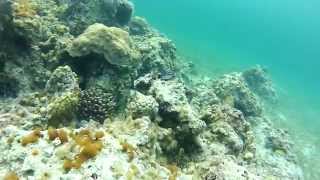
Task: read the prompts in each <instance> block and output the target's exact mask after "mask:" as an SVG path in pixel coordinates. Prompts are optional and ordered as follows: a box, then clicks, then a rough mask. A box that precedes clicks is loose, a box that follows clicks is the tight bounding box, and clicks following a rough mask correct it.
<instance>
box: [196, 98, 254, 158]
mask: <svg viewBox="0 0 320 180" xmlns="http://www.w3.org/2000/svg"><path fill="white" fill-rule="evenodd" d="M201 119H203V120H204V121H205V122H206V123H207V125H208V129H207V130H208V131H209V132H207V133H205V134H206V136H204V137H206V139H207V140H206V141H218V142H221V143H223V144H225V145H226V147H227V149H228V153H229V154H234V155H236V156H239V155H245V154H246V153H248V152H250V153H252V154H254V153H255V149H254V148H253V147H254V144H253V140H254V137H253V135H252V134H253V133H252V130H251V129H252V127H251V125H250V123H249V122H248V121H247V120H246V119H245V118H244V116H243V114H242V112H241V111H239V110H237V109H234V108H232V107H230V106H228V105H221V104H216V105H212V106H210V107H208V109H207V110H206V111H203V115H202V118H201Z"/></svg>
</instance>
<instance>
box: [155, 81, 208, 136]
mask: <svg viewBox="0 0 320 180" xmlns="http://www.w3.org/2000/svg"><path fill="white" fill-rule="evenodd" d="M150 93H151V94H152V95H153V96H154V97H155V99H156V100H157V102H158V103H159V115H160V116H161V117H162V119H163V122H161V123H162V126H164V127H167V128H169V127H170V128H175V129H177V131H179V132H181V133H182V134H185V135H186V134H192V135H197V134H199V133H200V132H201V131H202V130H203V129H204V128H205V126H206V124H205V123H204V122H203V121H202V120H200V119H199V118H198V117H199V115H198V114H197V113H196V112H195V111H193V109H192V107H191V105H190V104H189V103H188V99H187V97H186V94H185V88H184V86H183V85H182V84H181V83H179V82H177V81H161V80H156V81H154V82H153V84H152V87H151V88H150Z"/></svg>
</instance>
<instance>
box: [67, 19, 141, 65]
mask: <svg viewBox="0 0 320 180" xmlns="http://www.w3.org/2000/svg"><path fill="white" fill-rule="evenodd" d="M68 52H69V54H70V55H71V56H72V57H81V56H86V55H89V54H91V53H96V54H100V55H103V56H104V58H105V60H106V61H108V62H109V63H110V64H113V65H118V66H131V65H134V64H135V63H136V60H137V58H138V53H137V51H136V50H135V49H134V47H133V44H132V41H131V39H130V37H129V34H128V33H127V32H126V31H124V30H122V29H120V28H116V27H107V26H105V25H103V24H98V23H96V24H93V25H91V26H89V27H88V28H87V29H86V30H85V31H84V33H83V34H81V35H80V36H78V37H77V38H76V39H74V40H73V41H72V43H71V44H70V46H69V47H68Z"/></svg>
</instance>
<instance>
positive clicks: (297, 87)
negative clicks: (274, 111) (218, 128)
mask: <svg viewBox="0 0 320 180" xmlns="http://www.w3.org/2000/svg"><path fill="white" fill-rule="evenodd" d="M134 3H135V4H136V14H137V15H141V16H144V17H146V18H147V20H148V21H149V22H150V23H151V24H152V25H153V26H154V27H156V28H157V29H159V30H160V32H163V33H165V34H166V35H167V36H168V37H169V38H171V39H173V40H174V41H175V43H176V45H177V47H178V49H179V50H180V52H181V54H183V55H185V56H187V57H188V58H189V59H190V60H192V61H193V62H194V63H195V64H196V65H197V66H198V68H199V69H200V70H201V71H202V72H203V73H209V74H211V73H221V72H229V71H233V70H242V69H245V68H248V67H250V66H253V65H255V64H261V65H264V66H267V67H268V68H269V71H270V74H271V76H272V79H273V81H274V82H275V84H276V86H277V90H278V92H279V94H280V99H281V106H280V107H281V109H280V110H281V111H282V112H283V113H285V115H286V116H287V117H288V119H287V121H286V122H285V123H284V124H285V125H284V126H286V128H288V129H291V130H292V131H291V132H293V133H295V134H294V135H296V138H297V141H299V142H303V143H311V144H317V145H316V146H318V147H319V144H320V143H319V142H320V137H319V128H320V20H319V19H320V11H319V9H320V1H317V0H290V1H289V0H262V1H254V0H246V1H244V0H233V1H214V0H198V1H186V0H175V1H173V0H162V1H146V0H135V1H134ZM310 137H312V139H313V140H311V138H310ZM308 141H310V142H308ZM303 143H302V146H303ZM318 150H319V149H318ZM314 158H319V154H318V155H317V157H314ZM318 160H319V162H320V158H319V159H318ZM317 171H318V170H317ZM312 173H315V172H312ZM318 173H319V172H318Z"/></svg>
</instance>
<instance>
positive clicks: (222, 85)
mask: <svg viewBox="0 0 320 180" xmlns="http://www.w3.org/2000/svg"><path fill="white" fill-rule="evenodd" d="M213 89H214V92H215V94H216V95H217V96H218V97H219V98H220V99H221V100H222V102H223V103H225V104H229V105H230V106H232V107H235V108H237V109H239V110H240V111H242V112H243V114H244V115H245V116H259V115H261V113H262V105H261V103H260V101H259V99H258V98H257V96H256V95H255V94H254V93H253V92H252V91H251V90H250V88H249V87H248V85H247V83H246V82H245V80H244V79H243V77H242V76H241V74H240V73H232V74H227V75H224V76H223V77H221V78H219V79H217V80H216V81H214V82H213Z"/></svg>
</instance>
